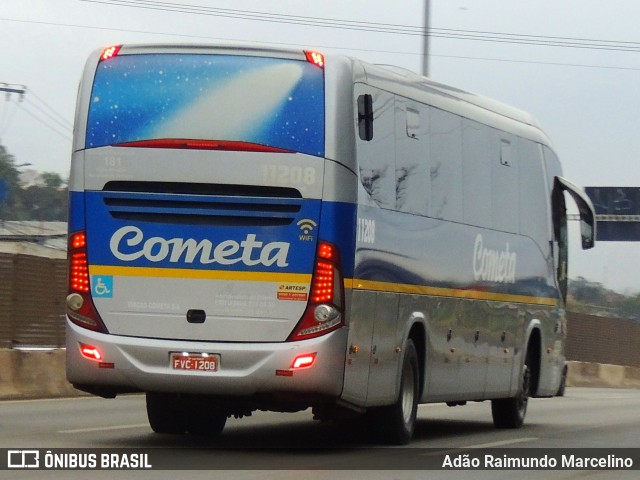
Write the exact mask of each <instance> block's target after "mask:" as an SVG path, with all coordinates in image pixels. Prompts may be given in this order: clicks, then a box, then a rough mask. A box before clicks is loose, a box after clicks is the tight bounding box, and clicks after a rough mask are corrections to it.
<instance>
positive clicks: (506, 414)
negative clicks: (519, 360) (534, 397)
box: [491, 361, 531, 428]
mask: <svg viewBox="0 0 640 480" xmlns="http://www.w3.org/2000/svg"><path fill="white" fill-rule="evenodd" d="M528 364H529V362H528V361H527V362H525V364H524V365H523V367H522V375H521V384H520V390H519V392H518V394H517V395H516V396H515V397H512V398H499V399H496V400H491V414H492V416H493V424H494V425H495V427H496V428H520V427H521V426H522V424H523V423H524V417H525V415H526V414H527V405H528V404H529V395H530V394H531V370H530V369H529V366H528Z"/></svg>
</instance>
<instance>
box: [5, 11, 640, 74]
mask: <svg viewBox="0 0 640 480" xmlns="http://www.w3.org/2000/svg"><path fill="white" fill-rule="evenodd" d="M80 1H88V0H80ZM0 21H6V22H15V23H26V24H34V25H47V26H54V27H66V28H81V29H88V30H105V31H111V32H126V33H138V34H142V35H163V36H167V37H174V38H189V39H201V40H215V41H234V42H244V43H252V44H256V45H282V46H290V47H291V46H299V47H301V48H305V47H308V46H309V45H308V44H305V45H302V44H296V43H292V42H263V41H257V40H247V39H243V38H230V37H213V36H208V35H192V34H185V33H169V32H159V31H154V30H136V29H127V28H118V27H101V26H97V25H78V24H72V23H59V22H45V21H39V20H22V19H15V18H3V17H0ZM314 47H317V48H325V49H330V50H346V51H354V52H371V53H384V54H393V55H411V56H420V55H421V54H420V53H418V52H410V51H400V50H379V49H370V48H359V47H345V46H335V45H314ZM430 56H431V57H439V58H453V59H464V60H481V61H491V62H505V63H525V64H532V65H550V66H558V67H577V68H594V69H602V70H631V71H638V70H640V68H634V67H622V66H609V65H586V64H574V63H561V62H541V61H533V60H520V59H508V58H486V57H474V56H459V55H440V54H430Z"/></svg>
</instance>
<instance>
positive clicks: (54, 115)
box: [25, 87, 73, 130]
mask: <svg viewBox="0 0 640 480" xmlns="http://www.w3.org/2000/svg"><path fill="white" fill-rule="evenodd" d="M25 89H26V90H27V92H28V93H29V95H28V96H27V99H28V100H30V99H31V97H33V98H34V99H35V100H36V101H37V102H38V103H39V106H38V105H37V104H35V102H34V103H33V105H34V106H35V107H36V108H38V109H39V110H41V111H42V113H44V114H45V115H46V116H48V117H49V118H51V119H52V120H54V121H55V122H56V123H58V124H59V125H61V126H62V127H64V128H65V129H70V130H71V129H73V125H72V124H71V122H69V120H67V118H66V117H65V116H64V115H61V114H60V113H58V112H57V111H56V110H55V109H54V108H53V107H51V106H50V105H49V104H48V103H47V102H45V101H44V100H43V99H42V98H41V97H40V96H38V95H36V92H34V91H33V90H32V89H31V88H28V89H27V88H26V87H25Z"/></svg>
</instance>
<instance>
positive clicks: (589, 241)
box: [554, 177, 596, 250]
mask: <svg viewBox="0 0 640 480" xmlns="http://www.w3.org/2000/svg"><path fill="white" fill-rule="evenodd" d="M554 189H560V190H561V191H565V192H568V193H569V194H570V195H571V197H572V198H573V200H574V201H575V202H576V205H577V206H578V212H579V213H580V237H581V239H582V248H583V249H584V250H587V249H589V248H593V247H594V246H595V244H596V213H595V209H594V208H593V204H592V203H591V200H590V199H589V197H588V196H587V194H586V193H584V192H583V191H582V189H580V188H578V187H577V186H575V185H574V184H573V183H571V182H569V181H568V180H567V179H565V178H562V177H556V179H555V185H554Z"/></svg>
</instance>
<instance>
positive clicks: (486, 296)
mask: <svg viewBox="0 0 640 480" xmlns="http://www.w3.org/2000/svg"><path fill="white" fill-rule="evenodd" d="M345 286H346V287H347V288H351V289H353V290H374V291H379V292H393V293H408V294H414V295H430V296H435V297H455V298H470V299H474V300H492V301H498V302H514V303H529V304H533V305H550V306H555V305H556V304H557V300H556V299H555V298H550V297H534V296H529V295H512V294H508V293H493V292H482V291H479V290H462V289H459V288H440V287H428V286H423V285H409V284H404V283H392V282H375V281H371V280H360V279H352V280H349V281H348V282H347V281H345Z"/></svg>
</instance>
